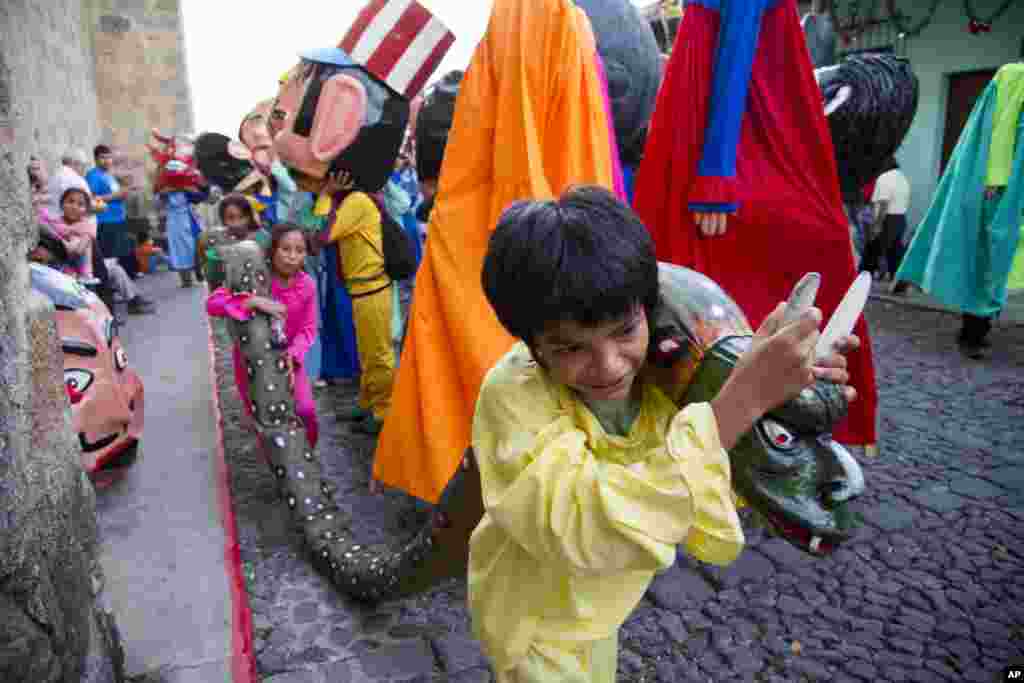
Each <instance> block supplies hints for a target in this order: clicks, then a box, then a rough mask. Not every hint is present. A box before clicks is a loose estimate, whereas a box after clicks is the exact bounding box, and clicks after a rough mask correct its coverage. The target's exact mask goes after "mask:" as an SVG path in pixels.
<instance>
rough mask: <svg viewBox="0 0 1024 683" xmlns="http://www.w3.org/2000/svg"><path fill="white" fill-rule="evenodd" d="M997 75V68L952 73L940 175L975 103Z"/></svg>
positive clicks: (947, 97) (947, 98)
mask: <svg viewBox="0 0 1024 683" xmlns="http://www.w3.org/2000/svg"><path fill="white" fill-rule="evenodd" d="M995 75H996V70H995V69H981V70H979V71H965V72H963V73H958V74H952V75H950V77H949V91H948V92H947V96H946V132H945V135H944V136H943V138H942V166H941V167H940V168H939V175H942V172H943V171H945V170H946V164H947V163H949V157H950V156H951V155H952V154H953V148H955V147H956V143H957V141H958V140H959V139H960V133H961V132H962V131H963V129H964V126H965V125H967V119H968V118H970V116H971V109H973V108H974V103H975V102H976V101H977V100H978V97H979V96H980V95H981V93H982V91H984V90H985V86H987V85H988V84H989V81H991V80H992V77H993V76H995Z"/></svg>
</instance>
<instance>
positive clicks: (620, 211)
mask: <svg viewBox="0 0 1024 683" xmlns="http://www.w3.org/2000/svg"><path fill="white" fill-rule="evenodd" d="M481 281H482V284H483V289H484V293H485V294H486V296H487V300H488V302H490V304H491V307H492V308H493V309H494V311H495V313H497V315H498V320H499V321H500V322H501V324H502V325H503V326H504V327H505V329H506V330H508V331H509V333H510V334H512V335H513V336H515V337H518V338H519V339H522V340H523V341H525V342H526V343H527V344H528V345H532V344H533V343H534V340H535V338H536V336H537V335H538V334H540V333H541V332H543V331H544V330H545V329H546V328H547V327H548V326H549V325H552V324H555V323H558V322H561V321H573V322H576V323H577V324H580V325H587V326H590V325H598V324H601V323H604V322H607V321H609V320H614V319H616V318H620V317H623V316H625V315H628V314H629V312H630V311H631V310H633V308H634V307H635V306H636V305H637V304H640V305H642V306H643V307H644V308H645V309H646V310H647V314H648V316H650V315H651V313H652V311H653V309H654V307H655V305H656V304H657V302H658V261H657V258H656V257H655V255H654V245H653V243H652V242H651V238H650V236H649V235H648V234H647V230H646V228H644V225H643V223H641V222H640V219H639V218H638V217H637V215H636V214H635V213H633V211H632V210H631V209H630V208H629V207H628V206H626V205H625V204H623V203H622V202H621V201H619V200H618V199H617V198H616V197H615V195H613V194H612V193H611V192H609V191H608V190H605V189H604V188H601V187H596V186H579V187H574V188H570V189H569V190H567V191H566V192H565V194H563V195H562V196H561V197H559V198H558V199H557V200H555V201H550V200H549V201H520V202H516V203H514V204H512V205H511V206H509V207H508V208H507V209H505V212H504V213H502V215H501V218H499V219H498V226H497V227H496V228H495V230H494V234H492V235H491V239H490V244H489V246H488V250H487V256H486V257H485V258H484V267H483V273H482V276H481Z"/></svg>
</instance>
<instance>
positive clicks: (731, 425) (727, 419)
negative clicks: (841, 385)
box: [712, 303, 835, 449]
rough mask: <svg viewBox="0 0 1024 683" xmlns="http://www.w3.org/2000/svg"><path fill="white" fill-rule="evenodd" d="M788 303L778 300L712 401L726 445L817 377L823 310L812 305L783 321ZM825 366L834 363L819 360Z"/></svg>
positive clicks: (830, 369) (737, 438)
mask: <svg viewBox="0 0 1024 683" xmlns="http://www.w3.org/2000/svg"><path fill="white" fill-rule="evenodd" d="M785 312H786V304H785V303H781V304H779V305H778V306H777V307H776V309H775V310H774V311H773V312H772V314H771V315H769V316H768V318H766V319H765V321H764V323H762V325H761V327H760V328H759V329H758V330H757V334H755V335H754V339H753V342H752V343H751V345H750V349H749V350H748V351H747V352H746V353H744V354H743V355H742V356H740V358H739V360H738V361H737V362H736V367H735V368H734V369H733V371H732V374H730V375H729V379H728V380H727V381H726V383H725V385H724V386H723V387H722V388H721V390H720V391H719V392H718V396H716V397H715V399H714V400H713V401H712V408H713V410H714V411H715V417H716V419H717V421H718V430H719V435H720V438H721V440H722V445H723V446H724V447H725V448H726V449H729V448H732V446H733V445H735V443H736V441H738V440H739V438H740V437H741V436H742V435H743V434H745V433H746V432H747V431H748V430H749V429H750V428H751V427H752V426H753V424H754V422H755V421H756V420H757V419H759V418H760V417H761V416H762V415H764V414H765V413H767V412H768V411H770V410H772V409H773V408H777V407H778V406H780V405H782V404H783V403H785V402H786V401H788V400H789V399H791V398H793V397H794V396H796V395H797V394H799V393H800V392H801V391H803V389H804V388H805V387H807V386H809V385H811V384H813V383H814V381H815V377H816V375H815V370H814V367H815V360H814V356H813V354H814V346H815V344H817V342H818V337H819V336H820V333H819V331H818V326H819V325H820V324H821V311H820V310H818V309H817V308H812V309H810V310H808V311H807V312H806V313H804V314H803V315H802V316H800V318H798V319H797V320H795V321H793V322H792V323H790V324H788V325H785V326H783V325H782V321H783V319H784V317H785ZM820 367H822V369H823V370H824V371H826V372H832V371H833V370H834V369H835V368H832V367H831V366H830V365H828V364H826V365H825V366H820Z"/></svg>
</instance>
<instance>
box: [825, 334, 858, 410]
mask: <svg viewBox="0 0 1024 683" xmlns="http://www.w3.org/2000/svg"><path fill="white" fill-rule="evenodd" d="M858 348H860V338H859V337H857V335H854V334H851V335H849V336H847V337H844V338H842V339H840V340H839V342H838V343H836V345H835V350H834V351H833V352H832V353H831V354H830V355H828V356H825V357H822V358H818V359H816V360H815V361H814V376H815V377H817V378H818V379H824V380H828V381H829V382H834V383H835V384H842V385H845V384H846V383H847V382H849V381H850V373H849V372H848V371H847V369H846V355H845V354H847V353H849V352H851V351H855V350H856V349H858ZM843 393H844V394H845V395H846V401H847V402H852V401H854V400H856V398H857V390H856V389H854V388H853V387H849V386H843Z"/></svg>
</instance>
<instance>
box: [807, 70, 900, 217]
mask: <svg viewBox="0 0 1024 683" xmlns="http://www.w3.org/2000/svg"><path fill="white" fill-rule="evenodd" d="M814 75H815V78H817V79H818V85H819V86H820V87H821V92H822V96H823V97H824V100H825V114H826V115H827V116H828V123H829V128H830V129H831V131H832V145H833V147H834V150H835V155H836V163H837V164H838V167H839V183H840V186H841V187H842V191H843V200H844V201H846V202H851V203H854V204H856V203H860V202H861V201H862V199H861V192H862V190H863V188H864V186H865V185H867V184H868V183H870V182H871V181H872V180H874V179H875V178H877V177H878V175H879V174H880V173H882V172H883V171H884V170H885V165H886V164H887V163H888V162H889V160H890V158H891V157H892V156H893V155H894V154H895V153H896V150H897V149H898V148H899V146H900V145H901V144H902V143H903V138H905V137H906V135H907V131H908V130H910V124H911V123H913V121H914V115H915V114H916V113H917V100H918V82H917V77H916V76H915V75H914V71H913V69H911V67H910V62H908V61H907V60H906V59H903V58H900V57H895V56H893V55H888V54H867V55H858V56H855V57H847V58H846V59H845V60H843V62H841V63H840V64H838V65H837V66H831V67H825V68H822V69H817V70H815V72H814Z"/></svg>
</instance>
